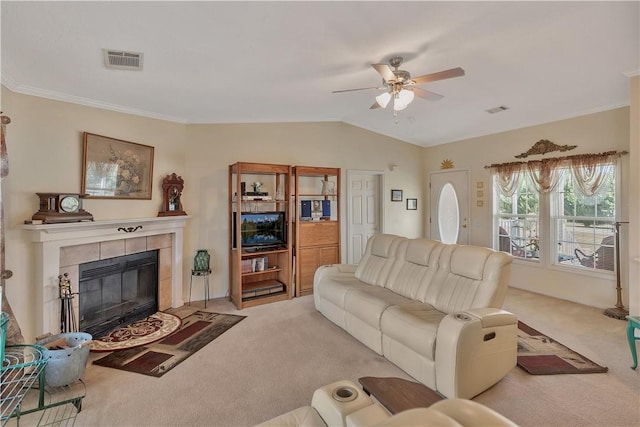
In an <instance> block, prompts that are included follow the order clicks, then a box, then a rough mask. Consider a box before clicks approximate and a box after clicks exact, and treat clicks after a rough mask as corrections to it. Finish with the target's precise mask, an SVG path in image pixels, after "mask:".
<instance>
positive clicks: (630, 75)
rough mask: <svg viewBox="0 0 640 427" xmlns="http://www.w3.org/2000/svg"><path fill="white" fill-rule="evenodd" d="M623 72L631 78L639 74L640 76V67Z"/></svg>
mask: <svg viewBox="0 0 640 427" xmlns="http://www.w3.org/2000/svg"><path fill="white" fill-rule="evenodd" d="M623 74H624V75H625V76H627V77H629V78H631V77H638V76H640V69H638V70H634V71H629V72H626V73H623Z"/></svg>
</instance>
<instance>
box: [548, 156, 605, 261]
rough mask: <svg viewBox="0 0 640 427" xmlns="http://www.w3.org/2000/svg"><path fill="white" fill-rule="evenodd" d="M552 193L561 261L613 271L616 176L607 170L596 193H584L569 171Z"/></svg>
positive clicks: (558, 253) (557, 243)
mask: <svg viewBox="0 0 640 427" xmlns="http://www.w3.org/2000/svg"><path fill="white" fill-rule="evenodd" d="M559 187H560V189H559V190H558V191H556V192H554V193H553V202H554V203H553V204H554V209H553V223H554V225H555V233H554V235H555V242H556V245H557V248H558V249H557V257H558V262H559V263H560V264H564V265H567V264H568V265H579V266H581V267H587V268H594V269H600V270H609V271H614V262H615V255H614V254H615V217H616V179H615V168H611V170H610V171H607V172H606V175H605V178H604V182H603V184H602V185H601V186H600V189H599V190H598V192H597V193H595V194H594V195H591V196H585V195H584V194H583V193H582V192H581V191H580V188H578V186H577V185H576V182H575V179H573V177H572V176H571V175H570V174H565V176H564V177H563V179H562V181H561V185H560V186H559Z"/></svg>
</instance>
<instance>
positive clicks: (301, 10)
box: [1, 1, 640, 147]
mask: <svg viewBox="0 0 640 427" xmlns="http://www.w3.org/2000/svg"><path fill="white" fill-rule="evenodd" d="M639 5H640V2H638V1H633V2H610V1H606V2H575V1H574V2H399V1H396V2H205V1H198V2H151V1H143V2H126V1H119V2H24V1H19V2H11V1H2V2H1V8H2V9H1V12H2V52H1V59H2V83H3V84H4V85H6V86H7V87H8V88H9V89H11V90H13V91H16V92H21V93H27V94H32V95H36V96H43V97H47V98H53V99H60V100H65V101H70V102H76V103H80V104H86V105H93V106H97V107H101V108H108V109H113V110H117V111H124V112H128V113H133V114H140V115H145V116H150V117H157V118H162V119H168V120H174V121H178V122H183V123H248V122H299V121H343V122H345V123H349V124H352V125H355V126H358V127H362V128H365V129H369V130H372V131H374V132H378V133H381V134H384V135H388V136H391V137H395V138H397V139H400V140H403V141H407V142H411V143H413V144H417V145H420V146H425V147H426V146H432V145H437V144H442V143H446V142H451V141H456V140H459V139H463V138H469V137H474V136H480V135H486V134H491V133H495V132H500V131H504V130H509V129H515V128H520V127H524V126H528V125H534V124H539V123H544V122H549V121H553V120H559V119H564V118H568V117H573V116H578V115H582V114H586V113H591V112H596V111H602V110H607V109H611V108H616V107H620V106H625V105H628V104H629V76H631V75H636V74H637V73H638V71H639V70H640V29H639V16H640V8H639ZM103 48H108V49H118V50H129V51H138V52H143V53H144V70H143V71H141V72H136V71H114V70H107V69H105V67H104V63H103V57H102V49H103ZM398 54H399V55H401V56H404V57H405V64H403V66H402V67H401V68H402V69H405V70H407V71H409V72H411V73H412V75H413V76H414V77H416V76H419V75H423V74H428V73H432V72H437V71H442V70H445V69H449V68H454V67H462V68H463V69H464V70H465V71H466V76H464V77H458V78H454V79H449V80H443V81H439V82H434V83H430V84H426V85H422V86H421V87H423V88H426V89H429V90H431V91H434V92H437V93H440V94H442V95H444V96H445V97H444V99H442V100H440V101H437V102H430V101H425V100H423V99H418V98H416V100H414V102H413V103H412V104H411V105H409V107H408V108H407V109H406V110H404V111H401V112H399V113H398V118H397V119H398V123H397V124H396V123H395V121H394V118H393V111H392V110H391V108H390V107H387V110H381V109H379V110H369V106H371V104H372V103H373V101H374V96H375V95H377V94H378V92H377V91H362V92H350V93H342V94H332V93H331V91H332V90H337V89H349V88H359V87H368V86H378V85H380V83H381V80H380V76H379V75H378V74H377V73H376V72H375V71H374V69H373V68H371V66H370V64H371V63H379V62H386V61H388V59H389V58H390V57H392V56H395V55H398ZM500 105H506V106H508V107H510V109H509V110H507V111H505V112H501V113H499V114H494V115H491V114H488V113H486V112H485V111H484V110H486V109H489V108H492V107H497V106H500Z"/></svg>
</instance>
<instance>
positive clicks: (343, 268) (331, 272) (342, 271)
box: [313, 264, 358, 286]
mask: <svg viewBox="0 0 640 427" xmlns="http://www.w3.org/2000/svg"><path fill="white" fill-rule="evenodd" d="M356 268H358V266H357V265H356V264H331V265H321V266H320V267H318V269H317V270H316V272H315V275H314V276H313V285H314V286H315V285H317V284H318V282H320V281H321V280H322V279H323V278H325V277H353V275H354V274H355V272H356Z"/></svg>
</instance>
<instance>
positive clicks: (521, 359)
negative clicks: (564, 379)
mask: <svg viewBox="0 0 640 427" xmlns="http://www.w3.org/2000/svg"><path fill="white" fill-rule="evenodd" d="M518 366H520V367H521V368H522V369H524V370H525V371H527V372H528V373H529V374H531V375H554V374H591V373H601V372H607V371H608V368H607V367H604V366H600V365H598V364H597V363H595V362H592V361H591V360H589V359H587V358H586V357H584V356H582V355H581V354H578V353H576V352H575V351H573V350H571V349H569V348H567V347H565V346H564V345H562V344H560V343H559V342H557V341H555V340H554V339H553V338H549V337H548V336H546V335H544V334H542V333H540V332H538V331H536V330H535V329H533V328H531V327H529V326H527V325H526V324H524V323H522V322H518Z"/></svg>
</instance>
